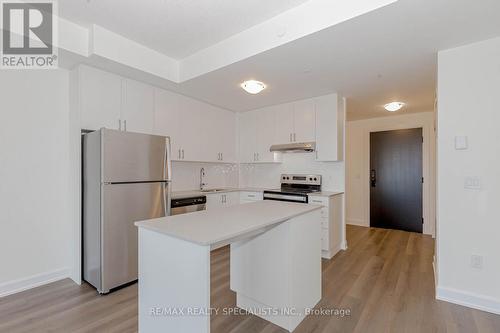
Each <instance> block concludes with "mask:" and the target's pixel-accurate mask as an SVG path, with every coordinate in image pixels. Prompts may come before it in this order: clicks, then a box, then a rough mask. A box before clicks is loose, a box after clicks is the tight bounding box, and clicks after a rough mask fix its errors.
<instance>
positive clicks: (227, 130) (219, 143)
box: [210, 109, 237, 163]
mask: <svg viewBox="0 0 500 333" xmlns="http://www.w3.org/2000/svg"><path fill="white" fill-rule="evenodd" d="M210 117H211V118H212V119H214V120H215V124H214V126H213V135H214V137H215V146H214V147H213V148H215V151H214V150H213V148H212V154H213V155H214V153H215V156H214V157H215V158H216V159H217V161H221V162H229V163H234V162H236V141H237V140H236V115H235V114H234V112H231V111H226V110H222V109H218V110H216V111H215V112H214V114H213V115H211V116H210Z"/></svg>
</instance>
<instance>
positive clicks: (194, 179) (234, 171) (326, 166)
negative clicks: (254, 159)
mask: <svg viewBox="0 0 500 333" xmlns="http://www.w3.org/2000/svg"><path fill="white" fill-rule="evenodd" d="M201 168H205V178H204V182H205V183H206V184H207V185H206V187H207V188H214V187H238V186H240V187H264V188H279V186H280V175H281V174H282V173H298V174H319V175H321V176H322V177H323V184H322V189H323V190H324V191H344V190H345V184H344V179H345V177H344V162H343V161H342V162H316V161H315V160H314V154H311V153H289V154H284V155H283V163H280V164H241V165H239V166H238V164H216V163H197V162H179V161H174V162H172V177H173V182H172V189H173V191H184V190H196V189H198V188H199V186H200V169H201ZM238 168H239V170H238Z"/></svg>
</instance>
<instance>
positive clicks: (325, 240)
mask: <svg viewBox="0 0 500 333" xmlns="http://www.w3.org/2000/svg"><path fill="white" fill-rule="evenodd" d="M321 249H322V250H324V251H329V250H330V236H329V232H328V229H322V230H321Z"/></svg>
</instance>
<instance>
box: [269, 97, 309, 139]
mask: <svg viewBox="0 0 500 333" xmlns="http://www.w3.org/2000/svg"><path fill="white" fill-rule="evenodd" d="M271 108H272V109H274V112H275V114H276V132H275V136H274V141H273V142H274V143H276V144H285V143H293V142H311V141H314V140H315V127H316V123H315V112H314V100H313V99H307V100H302V101H298V102H294V103H288V104H280V105H276V106H273V107H271Z"/></svg>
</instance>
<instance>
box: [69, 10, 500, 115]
mask: <svg viewBox="0 0 500 333" xmlns="http://www.w3.org/2000/svg"><path fill="white" fill-rule="evenodd" d="M325 1H326V0H325ZM332 1H333V0H332ZM143 2H144V4H142V3H141V6H137V4H135V5H134V3H137V2H134V1H133V0H122V1H120V2H119V3H120V8H115V7H117V6H113V5H112V4H113V3H114V4H116V3H117V0H115V1H113V0H91V2H90V5H89V6H90V7H91V8H94V6H95V8H107V9H99V10H97V12H95V10H96V9H92V10H91V9H89V8H87V9H85V7H87V4H86V1H85V0H80V1H78V2H77V1H76V0H67V1H66V0H65V1H64V2H63V1H61V2H60V11H61V13H62V16H66V17H71V18H72V19H73V20H75V19H78V20H81V21H85V19H86V20H87V21H86V23H87V24H88V23H97V24H99V25H102V26H103V27H106V28H108V29H110V30H112V31H114V32H116V33H119V34H121V35H123V36H125V37H127V38H131V39H135V40H136V41H138V42H140V43H142V44H144V45H148V46H149V47H151V48H154V49H157V50H162V52H164V53H165V54H166V55H170V56H173V57H177V58H178V57H183V56H185V55H188V54H191V53H193V52H195V51H197V50H199V49H200V48H204V47H208V46H210V44H211V43H215V42H217V41H220V40H221V39H224V38H226V37H228V36H230V35H231V34H234V33H237V32H238V31H241V30H242V29H245V28H246V27H249V26H251V25H252V24H255V23H258V22H260V21H263V20H266V19H269V18H270V17H272V16H273V15H276V14H277V13H279V12H280V11H284V10H286V9H288V8H290V7H292V6H295V5H298V4H300V3H302V2H305V1H281V0H280V1H275V0H273V1H269V0H268V1H260V0H255V1H243V0H241V1H235V0H232V1H230V0H223V1H217V2H214V1H211V0H192V1H187V0H179V1H173V0H163V1H162V0H156V1H153V0H147V1H143ZM68 3H71V4H72V5H67V4H68ZM214 3H216V4H214ZM271 3H272V4H271ZM162 4H164V5H165V6H166V8H167V9H166V10H164V11H161V10H159V9H158V8H161V6H162ZM256 4H258V5H256ZM65 7H66V8H65ZM122 7H123V8H122ZM80 10H82V11H83V13H79V11H80ZM155 10H157V11H158V12H157V13H151V12H152V11H153V12H154V11H155ZM166 12H168V15H167V14H166ZM208 13H210V14H208ZM242 13H245V14H247V15H246V16H245V15H242ZM163 17H167V18H163ZM243 17H244V18H243ZM90 19H92V20H90ZM311 19H314V17H312V18H311ZM167 21H168V22H167ZM196 23H198V25H197V24H196ZM113 24H115V25H116V26H112V25H113ZM152 26H155V27H157V26H161V28H159V30H156V28H154V27H153V28H152ZM497 36H500V1H498V0H480V1H479V0H476V1H471V0H400V1H398V2H396V3H393V4H391V5H388V6H386V7H383V8H381V9H378V10H375V11H373V12H370V13H368V14H365V15H362V16H358V17H356V18H354V19H351V20H349V21H347V22H344V23H341V24H338V25H334V26H332V27H329V28H327V29H324V30H322V31H319V32H316V33H313V34H310V35H307V36H305V37H302V38H299V39H297V40H294V41H292V42H289V43H287V44H284V45H282V46H279V47H275V48H272V49H270V50H268V51H266V52H263V53H260V54H257V55H255V56H251V57H249V58H246V59H244V60H241V61H238V62H236V63H233V64H229V65H226V66H224V67H222V68H220V69H218V70H214V71H212V72H209V73H206V74H204V75H201V76H198V77H195V78H193V79H191V80H188V81H185V82H182V83H180V84H175V83H173V82H171V81H166V80H163V81H162V80H157V79H154V78H153V79H152V80H151V81H152V82H154V83H155V84H157V85H160V86H164V87H166V88H168V89H171V90H174V91H177V92H180V93H183V94H185V95H188V96H192V97H195V98H198V99H200V100H203V101H206V102H208V103H211V104H213V105H217V106H220V107H224V108H226V109H229V110H233V111H247V110H251V109H255V108H259V107H263V106H267V105H273V104H279V103H284V102H289V101H293V100H298V99H303V98H309V97H314V96H319V95H322V94H326V93H331V92H337V91H338V92H340V93H341V94H343V95H345V96H346V97H347V98H348V119H351V120H355V119H362V118H370V117H377V116H387V115H389V113H388V112H386V111H384V109H383V107H382V106H383V105H384V104H385V103H388V102H391V101H395V100H398V101H403V102H406V103H407V107H405V108H404V109H403V111H400V112H396V113H393V114H401V113H402V112H405V113H411V112H422V111H432V110H433V106H434V96H435V86H436V68H437V53H438V51H439V50H444V49H449V48H453V47H457V46H461V45H465V44H469V43H472V42H475V41H481V40H485V39H489V38H493V37H497ZM250 78H253V79H258V80H261V81H264V82H265V83H266V84H267V85H268V89H266V90H264V92H263V93H261V94H259V95H249V94H247V93H245V92H244V91H243V90H242V89H241V88H240V87H239V84H240V82H242V81H244V80H246V79H250Z"/></svg>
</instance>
